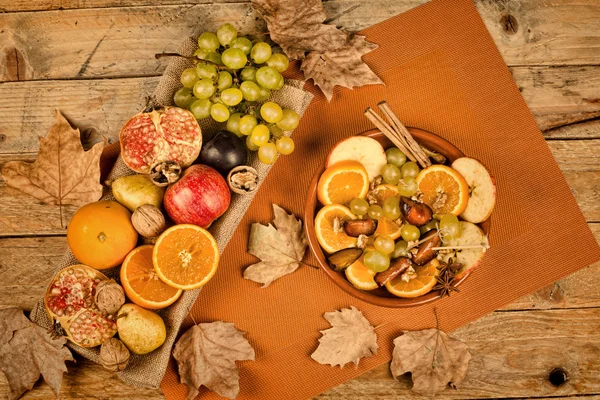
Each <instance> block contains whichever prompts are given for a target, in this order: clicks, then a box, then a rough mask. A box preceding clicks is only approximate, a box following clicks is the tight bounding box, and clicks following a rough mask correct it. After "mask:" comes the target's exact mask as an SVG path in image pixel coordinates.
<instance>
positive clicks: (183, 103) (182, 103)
mask: <svg viewBox="0 0 600 400" xmlns="http://www.w3.org/2000/svg"><path fill="white" fill-rule="evenodd" d="M193 97H194V96H192V90H191V89H189V88H186V87H182V88H181V89H179V90H178V91H176V92H175V95H173V103H175V105H176V106H177V107H180V108H188V106H189V105H190V103H191V100H192V98H193Z"/></svg>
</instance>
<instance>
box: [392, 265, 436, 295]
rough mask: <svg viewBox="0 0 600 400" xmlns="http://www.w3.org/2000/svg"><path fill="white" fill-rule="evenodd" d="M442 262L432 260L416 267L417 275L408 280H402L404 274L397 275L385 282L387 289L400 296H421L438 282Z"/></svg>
mask: <svg viewBox="0 0 600 400" xmlns="http://www.w3.org/2000/svg"><path fill="white" fill-rule="evenodd" d="M439 265H440V263H439V261H438V260H437V259H435V258H434V259H433V260H431V261H430V262H429V263H428V264H425V265H423V266H421V267H416V268H415V267H413V268H415V272H416V274H417V275H416V277H415V278H413V279H410V280H409V281H408V282H405V281H403V280H402V275H400V276H397V277H395V278H394V279H392V280H390V281H388V282H387V283H386V284H385V287H386V288H387V290H388V291H389V292H390V293H392V294H393V295H395V296H398V297H407V298H412V297H419V296H423V295H424V294H426V293H429V292H430V291H431V289H432V288H433V287H434V286H435V284H436V283H437V276H438V275H439V271H438V267H439Z"/></svg>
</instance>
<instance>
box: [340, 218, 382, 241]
mask: <svg viewBox="0 0 600 400" xmlns="http://www.w3.org/2000/svg"><path fill="white" fill-rule="evenodd" d="M376 229H377V220H375V219H370V218H366V219H353V220H350V221H346V222H345V223H344V232H346V235H348V236H352V237H359V236H360V235H365V236H371V235H372V234H374V233H375V230H376Z"/></svg>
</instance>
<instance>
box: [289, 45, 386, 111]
mask: <svg viewBox="0 0 600 400" xmlns="http://www.w3.org/2000/svg"><path fill="white" fill-rule="evenodd" d="M377 47H379V46H378V45H376V44H374V43H371V42H367V40H366V39H365V37H364V36H358V35H355V36H354V37H353V38H351V39H350V40H349V41H348V43H347V44H346V45H345V46H343V47H340V48H338V49H336V50H330V51H326V52H324V53H318V52H311V53H309V54H308V55H307V56H306V58H305V59H304V61H302V66H301V67H300V69H301V70H302V72H304V77H305V78H306V79H311V78H312V79H313V80H314V82H315V85H317V86H319V88H321V90H322V91H323V94H325V97H327V101H331V98H332V97H333V88H334V86H343V87H346V88H349V89H352V88H353V87H357V86H364V85H376V84H382V85H383V84H384V83H383V81H382V80H381V79H379V77H378V76H377V75H376V74H375V73H374V72H373V71H371V69H370V68H369V66H368V65H367V64H365V63H364V62H363V60H362V56H364V55H365V54H367V53H368V52H370V51H373V50H375V49H376V48H377Z"/></svg>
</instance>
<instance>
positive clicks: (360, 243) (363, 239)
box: [356, 235, 369, 249]
mask: <svg viewBox="0 0 600 400" xmlns="http://www.w3.org/2000/svg"><path fill="white" fill-rule="evenodd" d="M368 241H369V237H368V236H367V235H359V236H358V238H357V239H356V247H358V248H359V249H364V248H365V247H367V242H368Z"/></svg>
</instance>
